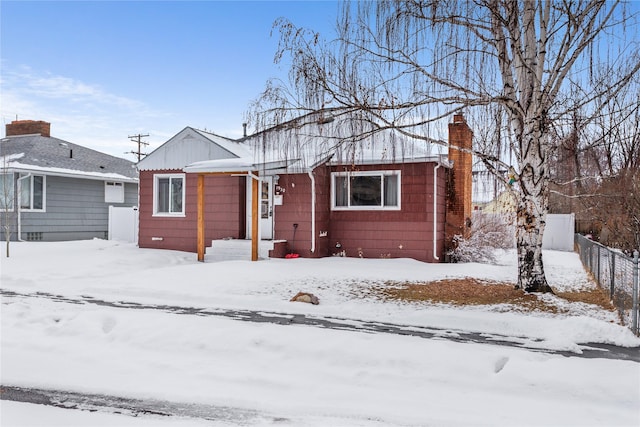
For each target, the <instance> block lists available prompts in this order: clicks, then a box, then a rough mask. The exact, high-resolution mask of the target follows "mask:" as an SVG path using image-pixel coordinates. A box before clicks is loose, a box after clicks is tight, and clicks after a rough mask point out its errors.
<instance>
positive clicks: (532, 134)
mask: <svg viewBox="0 0 640 427" xmlns="http://www.w3.org/2000/svg"><path fill="white" fill-rule="evenodd" d="M542 117H543V115H534V116H533V117H531V118H529V120H525V121H523V122H518V121H515V122H514V123H515V124H516V126H515V127H514V128H515V129H516V134H517V135H519V136H520V138H519V140H520V147H521V152H522V158H521V159H520V164H519V166H520V176H519V182H518V184H519V186H520V193H519V195H518V205H517V206H518V207H517V211H516V248H517V252H518V285H517V286H516V287H517V288H518V289H524V290H525V292H551V293H553V290H552V289H551V287H550V286H549V284H548V283H547V279H546V277H545V274H544V264H543V262H542V236H543V234H544V229H545V225H546V220H547V212H548V211H549V156H548V154H549V148H548V146H547V141H546V136H545V135H544V134H543V132H542V124H543V120H542ZM522 123H524V125H522Z"/></svg>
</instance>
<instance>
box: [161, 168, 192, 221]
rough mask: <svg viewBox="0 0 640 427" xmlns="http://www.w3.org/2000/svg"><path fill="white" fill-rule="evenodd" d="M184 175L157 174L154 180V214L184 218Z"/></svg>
mask: <svg viewBox="0 0 640 427" xmlns="http://www.w3.org/2000/svg"><path fill="white" fill-rule="evenodd" d="M184 181H185V175H184V174H157V175H154V178H153V214H154V215H155V216H184V199H185V189H184Z"/></svg>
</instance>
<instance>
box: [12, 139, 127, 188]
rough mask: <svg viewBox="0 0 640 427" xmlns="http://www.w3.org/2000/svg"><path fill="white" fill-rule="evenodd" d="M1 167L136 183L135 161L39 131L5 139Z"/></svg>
mask: <svg viewBox="0 0 640 427" xmlns="http://www.w3.org/2000/svg"><path fill="white" fill-rule="evenodd" d="M0 167H2V168H3V169H10V170H15V171H24V172H41V173H43V174H47V175H61V176H71V177H76V178H81V179H98V180H114V181H123V182H137V181H138V172H137V170H136V168H135V163H133V162H131V161H129V160H126V159H122V158H119V157H115V156H111V155H109V154H105V153H101V152H99V151H96V150H92V149H90V148H86V147H83V146H81V145H77V144H73V143H71V142H68V141H64V140H62V139H58V138H52V137H45V136H42V135H39V134H35V135H19V136H9V137H6V138H3V139H2V141H1V142H0Z"/></svg>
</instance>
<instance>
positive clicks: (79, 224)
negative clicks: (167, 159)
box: [0, 120, 138, 241]
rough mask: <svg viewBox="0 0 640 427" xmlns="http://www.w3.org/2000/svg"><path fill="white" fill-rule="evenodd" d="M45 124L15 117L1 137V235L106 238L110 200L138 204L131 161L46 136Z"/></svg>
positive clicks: (30, 238) (124, 204) (122, 204)
mask: <svg viewBox="0 0 640 427" xmlns="http://www.w3.org/2000/svg"><path fill="white" fill-rule="evenodd" d="M50 126H51V125H50V124H49V123H47V122H43V121H33V120H20V121H13V122H12V123H11V124H7V125H6V129H7V131H6V135H7V136H6V137H5V138H2V140H0V219H1V222H2V227H0V237H1V238H2V240H3V241H4V240H5V231H6V226H5V225H7V224H8V225H9V227H10V237H11V240H27V241H63V240H86V239H93V238H101V239H106V238H107V236H108V225H109V206H116V207H132V206H137V204H138V172H137V169H136V165H135V163H134V162H131V161H129V160H126V159H121V158H119V157H114V156H111V155H108V154H104V153H101V152H99V151H95V150H91V149H89V148H86V147H82V146H80V145H77V144H73V143H71V142H67V141H63V140H61V139H58V138H52V137H51V136H50Z"/></svg>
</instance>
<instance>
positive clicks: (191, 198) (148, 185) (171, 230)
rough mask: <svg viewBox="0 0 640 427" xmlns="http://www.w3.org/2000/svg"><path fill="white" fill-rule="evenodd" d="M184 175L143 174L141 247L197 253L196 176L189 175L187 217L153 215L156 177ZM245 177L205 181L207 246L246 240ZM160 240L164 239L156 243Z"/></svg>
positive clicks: (207, 179)
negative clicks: (220, 241) (231, 239)
mask: <svg viewBox="0 0 640 427" xmlns="http://www.w3.org/2000/svg"><path fill="white" fill-rule="evenodd" d="M164 173H182V171H180V170H166V171H141V172H140V211H139V214H140V227H139V235H138V245H139V246H140V247H141V248H159V249H173V250H180V251H188V252H196V251H197V247H196V238H197V175H196V174H186V175H185V176H186V185H185V191H186V193H185V214H186V215H185V216H184V217H160V216H153V176H154V175H155V174H164ZM245 185H246V184H245V178H244V177H234V176H219V175H216V176H207V177H206V178H205V243H206V246H210V241H211V240H214V239H221V238H225V237H231V238H244V237H245V218H246V214H245V193H246V190H245V188H246V187H245ZM154 238H156V239H158V238H161V239H162V240H154Z"/></svg>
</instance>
